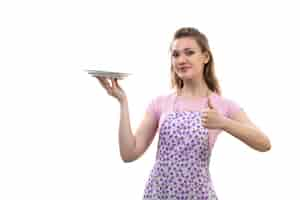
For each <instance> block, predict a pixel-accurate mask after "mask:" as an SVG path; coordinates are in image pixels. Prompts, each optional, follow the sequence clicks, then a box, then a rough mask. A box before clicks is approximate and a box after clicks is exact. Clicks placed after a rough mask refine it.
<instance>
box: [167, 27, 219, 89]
mask: <svg viewBox="0 0 300 200" xmlns="http://www.w3.org/2000/svg"><path fill="white" fill-rule="evenodd" d="M184 37H189V38H192V39H194V40H195V41H196V43H197V44H198V45H199V47H200V49H201V51H202V52H207V53H208V55H209V61H208V63H206V64H205V65H204V69H203V77H204V81H205V83H206V84H207V87H208V88H209V89H210V90H211V91H213V92H216V93H217V94H219V95H221V88H220V85H219V81H218V79H217V77H216V74H215V66H214V59H213V55H212V53H211V50H210V47H209V44H208V40H207V37H206V36H205V35H204V34H203V33H201V32H199V31H198V30H197V29H196V28H192V27H184V28H180V29H178V30H177V31H176V32H175V34H174V36H173V40H172V43H173V42H174V40H176V39H179V38H184ZM171 86H172V88H174V87H175V89H176V90H178V89H181V88H182V87H183V81H182V80H181V79H180V78H179V77H178V76H177V74H176V73H175V71H174V67H173V66H172V64H171Z"/></svg>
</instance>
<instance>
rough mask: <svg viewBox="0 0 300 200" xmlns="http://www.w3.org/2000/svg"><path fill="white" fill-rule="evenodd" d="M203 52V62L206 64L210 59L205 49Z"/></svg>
mask: <svg viewBox="0 0 300 200" xmlns="http://www.w3.org/2000/svg"><path fill="white" fill-rule="evenodd" d="M203 54H204V64H207V63H208V61H209V60H210V56H209V53H208V52H207V51H205V52H204V53H203Z"/></svg>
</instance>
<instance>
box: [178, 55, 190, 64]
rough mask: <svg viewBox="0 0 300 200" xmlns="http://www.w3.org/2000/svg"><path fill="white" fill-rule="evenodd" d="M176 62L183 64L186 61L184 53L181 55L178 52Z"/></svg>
mask: <svg viewBox="0 0 300 200" xmlns="http://www.w3.org/2000/svg"><path fill="white" fill-rule="evenodd" d="M176 61H177V63H178V64H179V65H181V64H185V63H186V62H187V58H186V56H185V55H183V54H180V55H179V56H178V57H177V60H176Z"/></svg>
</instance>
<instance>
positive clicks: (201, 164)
mask: <svg viewBox="0 0 300 200" xmlns="http://www.w3.org/2000/svg"><path fill="white" fill-rule="evenodd" d="M170 51H171V55H172V56H171V63H172V65H171V80H172V85H173V87H174V88H175V92H171V93H170V94H166V95H162V96H158V97H156V98H154V99H153V100H152V101H151V102H150V104H149V106H148V108H147V112H146V114H145V116H144V119H143V120H142V121H141V124H140V126H139V127H138V129H137V131H136V133H135V134H133V133H132V130H131V126H130V120H129V111H128V110H129V109H128V101H127V97H126V93H125V92H124V90H123V89H122V88H121V87H120V85H119V84H118V82H117V81H116V80H111V84H110V82H109V80H107V79H105V78H100V77H97V78H98V80H99V82H100V83H101V85H102V86H103V87H104V88H105V89H106V91H107V92H108V94H109V95H111V96H113V97H115V98H116V99H117V100H118V101H119V102H120V110H121V112H120V126H119V147H120V154H121V158H122V159H123V160H124V161H125V162H130V161H134V160H136V159H138V158H139V157H140V156H141V155H142V154H143V153H144V152H145V151H146V149H147V148H148V147H149V145H150V144H151V142H152V141H153V138H154V136H155V133H156V132H158V133H159V142H158V149H157V154H156V161H155V164H154V167H153V169H152V170H151V173H150V176H149V179H148V181H147V183H146V187H145V191H144V200H150V199H151V200H154V199H168V200H170V199H188V200H190V199H199V200H202V199H209V200H216V199H217V195H216V192H215V190H214V187H213V183H212V180H211V178H210V172H209V160H210V155H211V151H212V148H213V146H214V143H215V141H216V138H217V136H218V134H219V133H220V132H222V131H225V132H227V133H228V134H231V135H233V136H234V137H235V138H237V139H239V140H240V141H242V142H244V143H245V144H247V145H249V146H250V147H252V148H253V149H256V150H258V151H261V152H264V151H268V150H270V148H271V144H270V141H269V139H268V137H267V136H266V135H265V134H264V133H263V132H262V131H261V130H260V129H259V128H257V127H256V126H255V124H254V123H253V122H251V120H250V119H249V118H248V116H247V114H246V113H245V111H244V110H243V109H241V108H240V106H239V105H238V104H237V103H235V102H234V101H232V100H229V99H227V98H224V97H222V96H221V91H220V86H219V83H218V80H217V78H216V75H215V71H214V60H213V55H212V53H211V50H210V48H209V44H208V40H207V38H206V36H205V35H204V34H203V33H201V32H199V31H198V30H197V29H195V28H191V27H187V28H181V29H179V30H177V31H176V32H175V34H174V38H173V40H172V43H171V49H170Z"/></svg>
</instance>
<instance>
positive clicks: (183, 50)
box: [171, 48, 197, 52]
mask: <svg viewBox="0 0 300 200" xmlns="http://www.w3.org/2000/svg"><path fill="white" fill-rule="evenodd" d="M186 50H197V49H196V48H184V49H183V50H180V49H172V50H171V51H172V52H173V51H186Z"/></svg>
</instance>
